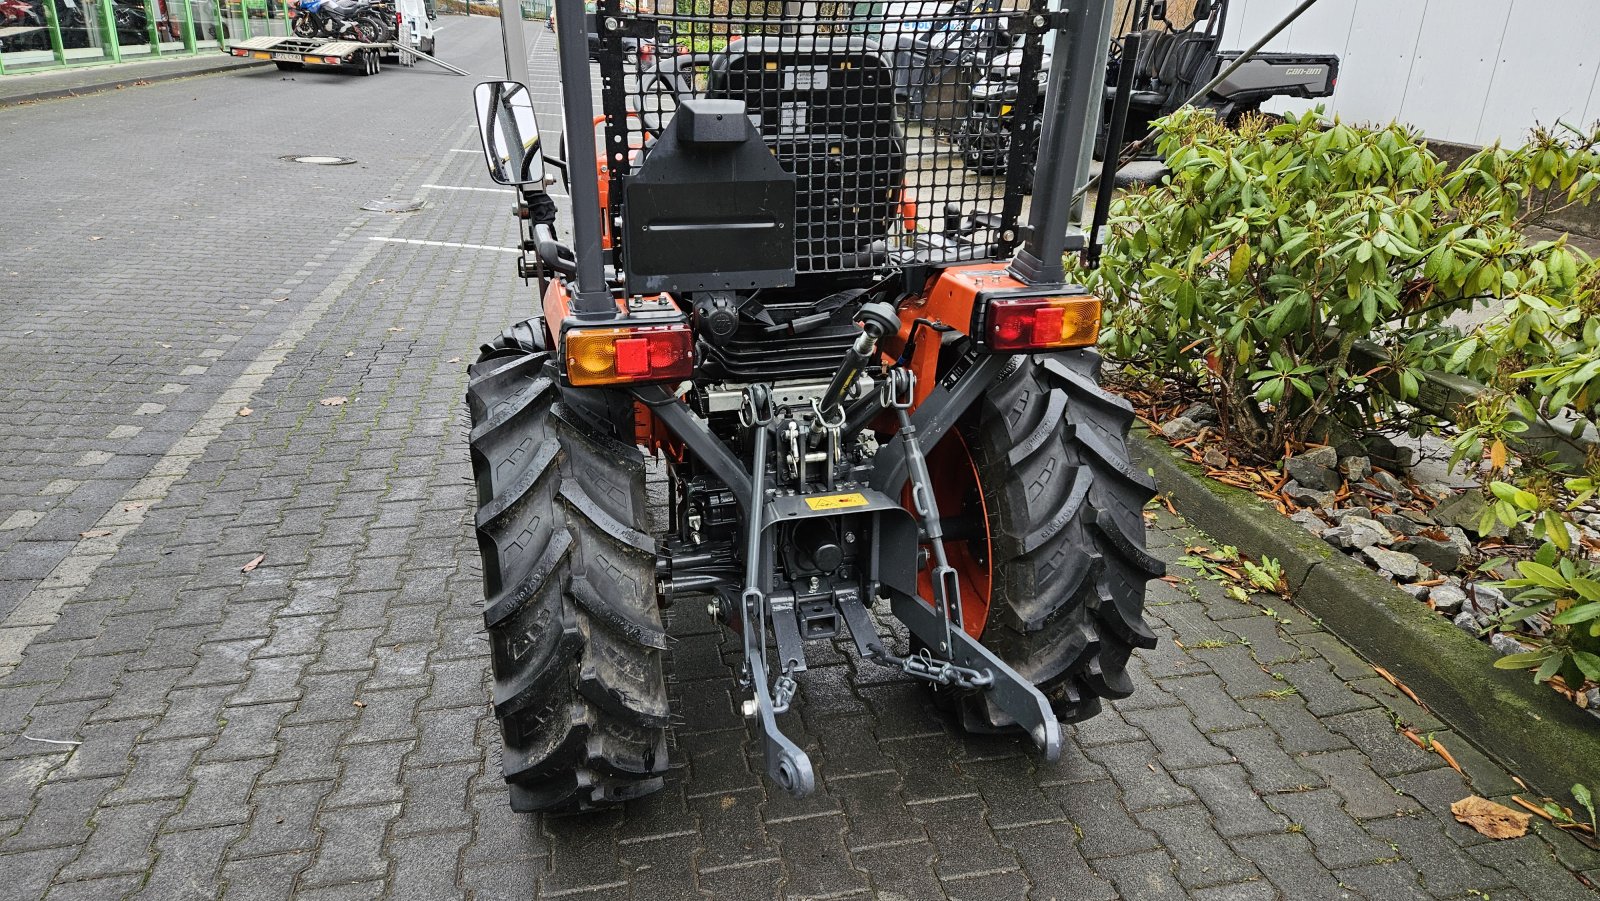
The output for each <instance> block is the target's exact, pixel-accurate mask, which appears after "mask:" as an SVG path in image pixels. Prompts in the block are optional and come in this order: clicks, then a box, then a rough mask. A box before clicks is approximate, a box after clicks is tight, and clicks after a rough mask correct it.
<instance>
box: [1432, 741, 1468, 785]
mask: <svg viewBox="0 0 1600 901" xmlns="http://www.w3.org/2000/svg"><path fill="white" fill-rule="evenodd" d="M1433 751H1434V753H1435V754H1438V755H1439V756H1440V757H1443V758H1444V762H1445V763H1448V764H1450V769H1452V770H1455V771H1456V772H1458V773H1460V774H1461V775H1463V776H1465V775H1466V772H1465V771H1464V770H1462V769H1461V764H1459V763H1456V758H1455V755H1454V754H1451V753H1450V749H1449V748H1447V747H1445V746H1444V744H1443V743H1442V742H1440V741H1439V740H1438V739H1437V738H1436V739H1434V740H1433Z"/></svg>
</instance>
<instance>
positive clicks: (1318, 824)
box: [1271, 789, 1394, 869]
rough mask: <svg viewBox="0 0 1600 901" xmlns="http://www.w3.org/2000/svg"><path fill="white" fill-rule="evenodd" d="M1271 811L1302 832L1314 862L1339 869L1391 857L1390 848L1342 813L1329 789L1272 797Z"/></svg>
mask: <svg viewBox="0 0 1600 901" xmlns="http://www.w3.org/2000/svg"><path fill="white" fill-rule="evenodd" d="M1271 803H1272V807H1273V809H1274V810H1276V811H1278V812H1279V813H1281V814H1283V815H1284V816H1285V817H1288V819H1289V822H1290V823H1291V824H1292V825H1291V828H1292V827H1293V826H1299V827H1301V828H1302V829H1303V830H1304V831H1305V836H1306V838H1308V839H1310V840H1311V847H1312V848H1313V849H1314V850H1315V852H1316V855H1317V859H1318V860H1321V861H1322V862H1323V864H1325V865H1326V866H1329V867H1332V868H1335V869H1340V868H1346V867H1357V866H1361V865H1363V864H1369V863H1374V862H1377V861H1380V860H1383V859H1385V858H1387V857H1389V856H1391V855H1392V854H1393V853H1394V852H1393V850H1392V849H1390V847H1389V846H1388V845H1387V844H1385V843H1383V842H1381V841H1379V840H1377V839H1375V838H1373V837H1372V836H1371V835H1369V834H1368V833H1367V832H1366V830H1364V829H1362V828H1361V826H1360V824H1358V823H1357V822H1356V821H1355V820H1354V819H1352V818H1351V817H1350V815H1349V814H1348V813H1346V812H1345V810H1344V803H1343V800H1342V799H1341V798H1340V796H1339V795H1338V794H1337V793H1336V792H1335V791H1334V790H1333V789H1319V790H1317V791H1309V792H1299V793H1293V794H1282V795H1276V796H1274V797H1273V798H1272V802H1271Z"/></svg>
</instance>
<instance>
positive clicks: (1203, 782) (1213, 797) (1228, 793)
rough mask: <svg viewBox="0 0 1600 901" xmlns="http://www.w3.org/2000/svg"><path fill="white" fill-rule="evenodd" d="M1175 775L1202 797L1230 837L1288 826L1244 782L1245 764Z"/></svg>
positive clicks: (1205, 768)
mask: <svg viewBox="0 0 1600 901" xmlns="http://www.w3.org/2000/svg"><path fill="white" fill-rule="evenodd" d="M1176 778H1177V780H1178V781H1179V782H1182V783H1183V784H1184V785H1186V786H1188V787H1189V788H1191V789H1193V790H1194V792H1195V794H1197V795H1199V796H1200V801H1201V803H1203V804H1205V806H1206V808H1207V809H1208V810H1210V811H1211V815H1212V817H1214V818H1215V822H1216V827H1217V831H1218V832H1220V833H1222V834H1223V835H1224V836H1227V837H1228V838H1237V837H1239V836H1242V835H1260V834H1262V833H1267V832H1281V831H1282V830H1283V829H1284V828H1285V827H1286V826H1288V825H1289V823H1288V821H1287V820H1285V819H1284V818H1283V817H1282V816H1281V815H1279V814H1277V813H1275V812H1273V811H1272V810H1270V809H1268V807H1267V805H1265V804H1263V803H1262V802H1261V799H1260V798H1259V797H1257V796H1256V793H1255V790H1254V789H1252V788H1251V787H1250V786H1249V785H1248V784H1246V782H1245V771H1244V767H1242V766H1239V765H1238V764H1225V765H1223V766H1210V767H1198V768H1195V769H1190V770H1180V771H1178V773H1177V776H1176Z"/></svg>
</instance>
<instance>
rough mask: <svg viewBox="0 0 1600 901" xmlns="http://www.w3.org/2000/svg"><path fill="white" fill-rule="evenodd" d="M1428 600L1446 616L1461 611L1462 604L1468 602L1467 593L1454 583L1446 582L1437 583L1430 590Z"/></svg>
mask: <svg viewBox="0 0 1600 901" xmlns="http://www.w3.org/2000/svg"><path fill="white" fill-rule="evenodd" d="M1428 601H1429V602H1430V603H1432V604H1433V609H1435V610H1437V611H1439V612H1440V613H1443V614H1444V615H1445V616H1455V615H1456V614H1457V613H1460V612H1461V605H1462V604H1465V603H1466V602H1467V593H1466V592H1465V591H1462V590H1461V589H1460V588H1457V587H1456V586H1454V585H1451V584H1449V583H1445V584H1444V585H1436V586H1434V587H1433V589H1432V590H1431V591H1429V592H1428Z"/></svg>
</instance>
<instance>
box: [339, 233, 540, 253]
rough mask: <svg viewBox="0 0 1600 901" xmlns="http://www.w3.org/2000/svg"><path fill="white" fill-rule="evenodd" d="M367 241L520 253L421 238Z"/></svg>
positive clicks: (502, 248) (512, 251) (373, 238)
mask: <svg viewBox="0 0 1600 901" xmlns="http://www.w3.org/2000/svg"><path fill="white" fill-rule="evenodd" d="M367 240H368V241H383V242H384V243H387V244H421V245H423V246H424V247H459V248H461V249H462V250H498V251H500V252H501V253H521V252H522V251H520V250H518V249H516V248H515V247H496V246H494V245H492V244H458V243H456V242H455V241H424V240H422V239H421V238H380V237H377V236H373V237H371V238H368V239H367Z"/></svg>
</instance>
